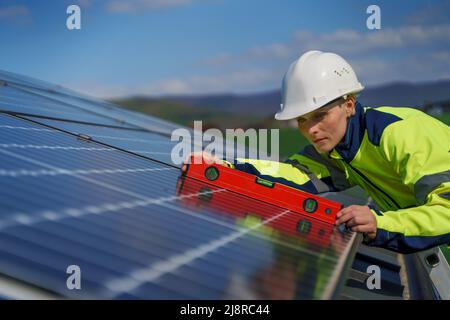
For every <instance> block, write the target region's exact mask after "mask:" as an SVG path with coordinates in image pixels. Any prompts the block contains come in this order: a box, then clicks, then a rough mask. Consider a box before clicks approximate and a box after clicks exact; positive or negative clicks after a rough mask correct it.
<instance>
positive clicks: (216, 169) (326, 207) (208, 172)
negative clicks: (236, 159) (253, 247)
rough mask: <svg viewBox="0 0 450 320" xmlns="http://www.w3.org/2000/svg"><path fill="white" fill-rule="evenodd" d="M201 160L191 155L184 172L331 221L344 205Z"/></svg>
mask: <svg viewBox="0 0 450 320" xmlns="http://www.w3.org/2000/svg"><path fill="white" fill-rule="evenodd" d="M201 160H202V162H201V163H200V164H196V163H194V156H192V157H191V163H189V164H187V165H186V169H185V171H184V172H183V175H185V176H187V177H190V178H193V179H196V180H200V181H202V182H206V183H209V184H212V185H215V186H217V187H220V188H224V189H227V190H230V191H233V192H237V193H239V194H242V195H245V196H248V197H251V198H253V199H257V200H260V201H264V202H267V203H270V204H273V205H276V206H279V207H281V208H284V209H288V210H290V211H293V212H297V213H300V214H303V215H308V216H310V217H313V218H316V219H318V220H321V221H325V222H328V223H333V224H334V222H335V220H336V214H337V213H338V211H339V210H341V209H342V208H343V205H342V204H341V203H339V202H335V201H331V200H328V199H324V198H322V197H319V196H317V195H314V194H310V193H307V192H304V191H301V190H298V189H295V188H292V187H289V186H287V185H284V184H280V183H275V182H272V181H269V180H265V179H262V178H260V177H258V176H255V175H252V174H248V173H246V172H243V171H239V170H235V169H231V168H228V167H225V166H221V165H218V164H215V163H213V164H207V163H205V161H204V159H201Z"/></svg>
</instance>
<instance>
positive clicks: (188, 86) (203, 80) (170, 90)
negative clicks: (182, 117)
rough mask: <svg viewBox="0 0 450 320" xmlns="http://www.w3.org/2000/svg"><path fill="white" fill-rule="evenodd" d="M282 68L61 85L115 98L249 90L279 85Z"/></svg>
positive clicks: (81, 91) (101, 96) (97, 95)
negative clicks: (128, 82)
mask: <svg viewBox="0 0 450 320" xmlns="http://www.w3.org/2000/svg"><path fill="white" fill-rule="evenodd" d="M282 73H283V70H277V69H270V70H269V69H247V70H240V71H234V72H230V73H226V74H218V75H192V76H188V77H184V78H169V79H162V80H159V81H155V82H151V83H147V84H144V85H136V86H120V85H111V86H109V85H104V84H99V83H96V82H94V81H83V82H81V83H70V82H66V83H64V84H63V86H64V87H67V88H70V89H72V90H75V91H78V92H80V93H85V94H89V95H92V96H95V97H99V98H117V97H123V96H130V95H149V96H159V95H178V94H215V93H229V92H248V91H254V90H255V88H260V87H263V88H265V89H272V88H274V87H276V86H278V85H279V83H280V81H281V80H280V79H281V77H282Z"/></svg>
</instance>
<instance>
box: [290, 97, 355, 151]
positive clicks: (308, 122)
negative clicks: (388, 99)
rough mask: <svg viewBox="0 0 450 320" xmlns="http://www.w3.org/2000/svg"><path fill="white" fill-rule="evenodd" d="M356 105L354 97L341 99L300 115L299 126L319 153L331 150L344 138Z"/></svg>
mask: <svg viewBox="0 0 450 320" xmlns="http://www.w3.org/2000/svg"><path fill="white" fill-rule="evenodd" d="M354 107H355V103H354V100H353V99H352V98H349V99H347V100H344V99H343V98H342V99H339V100H337V101H335V102H332V103H331V104H328V105H326V106H324V107H322V108H320V109H317V110H315V111H313V112H310V113H308V114H306V115H303V116H301V117H299V118H298V119H297V122H298V128H299V130H300V132H301V134H302V135H303V136H304V137H305V138H306V139H308V141H309V142H310V143H311V144H312V145H313V146H314V148H315V149H316V150H317V151H318V152H319V153H326V152H330V151H331V150H333V148H334V147H335V146H336V145H337V144H338V143H339V142H340V141H341V140H342V139H343V138H344V136H345V132H346V130H347V118H348V117H349V116H350V115H351V114H352V113H353V110H354Z"/></svg>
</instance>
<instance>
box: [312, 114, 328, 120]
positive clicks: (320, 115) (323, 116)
mask: <svg viewBox="0 0 450 320" xmlns="http://www.w3.org/2000/svg"><path fill="white" fill-rule="evenodd" d="M326 115H327V114H326V113H325V112H321V113H318V114H316V115H314V120H316V121H320V120H322V119H324V118H325V116H326Z"/></svg>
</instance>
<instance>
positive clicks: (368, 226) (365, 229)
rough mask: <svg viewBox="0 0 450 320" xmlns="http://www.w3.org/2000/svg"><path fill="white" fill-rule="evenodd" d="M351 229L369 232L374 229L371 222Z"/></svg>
mask: <svg viewBox="0 0 450 320" xmlns="http://www.w3.org/2000/svg"><path fill="white" fill-rule="evenodd" d="M350 229H351V230H352V231H354V232H359V233H368V232H372V231H373V230H372V227H371V226H370V225H369V224H360V225H358V226H355V227H352V228H350Z"/></svg>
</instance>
